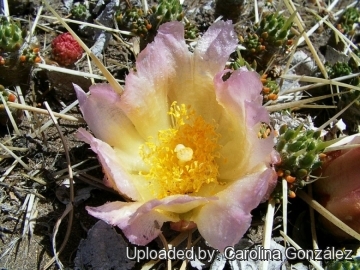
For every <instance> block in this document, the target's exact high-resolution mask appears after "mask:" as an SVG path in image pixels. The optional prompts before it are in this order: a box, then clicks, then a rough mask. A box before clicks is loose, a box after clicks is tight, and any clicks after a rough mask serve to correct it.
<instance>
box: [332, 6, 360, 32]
mask: <svg viewBox="0 0 360 270" xmlns="http://www.w3.org/2000/svg"><path fill="white" fill-rule="evenodd" d="M359 21H360V11H359V10H358V9H357V8H355V7H351V8H348V9H346V10H345V12H344V13H343V14H342V15H341V18H340V20H339V22H338V25H337V29H338V30H339V31H340V32H342V33H343V34H345V35H353V34H354V33H355V31H354V29H353V25H354V24H355V23H359Z"/></svg>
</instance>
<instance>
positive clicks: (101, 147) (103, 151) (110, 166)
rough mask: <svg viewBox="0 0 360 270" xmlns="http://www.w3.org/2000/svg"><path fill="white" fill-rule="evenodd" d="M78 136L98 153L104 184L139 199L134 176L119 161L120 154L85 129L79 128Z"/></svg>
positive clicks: (133, 198)
mask: <svg viewBox="0 0 360 270" xmlns="http://www.w3.org/2000/svg"><path fill="white" fill-rule="evenodd" d="M77 137H78V138H79V139H81V140H83V141H85V142H86V143H88V144H90V146H91V149H92V150H93V151H94V152H95V153H96V154H97V155H98V159H99V161H100V163H101V165H102V168H103V170H104V173H105V175H106V177H105V179H104V184H105V185H106V186H108V187H111V188H113V189H115V190H117V191H119V192H120V193H121V194H123V195H124V196H126V197H128V198H131V199H132V200H139V199H140V198H141V194H139V192H138V190H137V189H136V187H135V185H134V176H132V175H130V174H129V173H127V172H126V171H125V170H124V167H123V163H122V162H121V161H119V157H118V155H117V154H116V153H115V151H114V149H112V148H111V147H110V146H109V145H108V144H107V143H105V142H103V141H101V140H98V139H96V138H94V137H93V136H92V135H91V134H90V133H89V132H87V131H86V130H85V129H83V128H80V129H79V130H78V134H77Z"/></svg>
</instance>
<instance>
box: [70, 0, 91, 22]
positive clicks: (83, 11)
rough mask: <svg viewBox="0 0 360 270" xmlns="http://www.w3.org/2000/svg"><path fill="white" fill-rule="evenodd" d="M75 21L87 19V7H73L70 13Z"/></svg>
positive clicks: (79, 5) (81, 5)
mask: <svg viewBox="0 0 360 270" xmlns="http://www.w3.org/2000/svg"><path fill="white" fill-rule="evenodd" d="M70 13H71V16H72V17H73V18H74V19H75V20H79V21H85V20H86V18H87V17H88V13H87V7H86V5H84V4H78V5H74V6H73V7H72V9H71V11H70Z"/></svg>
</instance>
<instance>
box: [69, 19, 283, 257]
mask: <svg viewBox="0 0 360 270" xmlns="http://www.w3.org/2000/svg"><path fill="white" fill-rule="evenodd" d="M236 45H237V38H236V35H235V32H234V29H233V26H232V24H231V22H223V21H219V22H217V23H214V24H213V25H212V26H211V27H210V28H209V30H208V31H207V32H206V33H205V34H204V36H203V37H202V38H201V39H200V40H199V41H198V44H197V47H196V49H195V50H194V52H193V53H192V52H189V50H188V47H187V45H186V43H185V40H184V27H183V25H182V24H181V23H180V22H170V23H166V24H163V25H161V26H160V28H159V31H158V34H157V36H156V38H155V40H154V42H152V43H150V44H149V45H148V46H147V47H146V48H145V49H144V50H143V51H142V52H141V53H140V54H139V56H138V58H137V61H136V71H135V70H133V71H131V72H130V74H129V75H128V76H127V77H126V81H125V89H124V92H123V94H122V95H121V96H120V95H118V94H117V93H115V91H114V90H113V89H112V88H111V87H110V86H109V85H107V84H99V85H95V86H92V87H91V88H90V93H91V95H90V96H89V97H88V96H87V95H86V94H85V92H84V91H83V90H82V89H81V88H80V87H78V86H76V85H75V90H76V93H77V97H78V100H79V104H80V109H81V111H82V113H83V116H84V119H85V120H86V122H87V123H88V125H89V128H90V130H91V131H92V132H93V134H94V135H95V137H93V136H92V135H91V134H90V133H89V132H87V131H86V130H85V129H80V130H79V131H78V135H77V136H78V138H79V139H82V140H83V141H85V142H86V143H89V144H90V146H91V148H92V150H93V151H94V152H95V153H97V155H98V159H99V161H100V163H101V164H102V167H103V171H104V173H105V179H104V182H105V184H106V185H107V186H109V187H111V188H113V189H115V190H116V191H118V192H119V193H120V194H121V195H122V196H124V197H126V198H127V199H128V202H122V201H117V202H109V203H106V204H105V205H103V206H99V207H87V211H88V212H89V213H90V214H91V215H93V216H94V217H97V218H100V219H102V220H104V221H105V222H107V223H109V224H112V225H114V226H118V227H119V228H120V229H122V231H123V232H124V234H125V236H126V237H127V238H128V239H129V241H130V242H131V243H134V244H137V245H146V244H147V243H149V242H150V241H151V240H153V239H154V238H156V237H157V236H158V235H159V233H160V232H161V227H162V225H163V223H164V222H168V221H171V222H174V223H176V222H179V223H178V225H179V224H187V225H186V226H188V225H189V224H196V225H197V228H198V230H199V231H200V233H201V235H202V236H203V237H204V238H205V240H206V241H207V242H208V243H209V244H210V245H211V246H212V247H214V248H216V249H219V250H220V251H223V250H224V248H225V247H226V246H231V245H234V244H236V243H237V242H238V241H239V239H240V238H241V237H242V236H243V235H244V233H245V232H246V230H247V229H248V227H249V226H250V223H251V214H250V211H251V210H252V209H254V208H255V207H257V206H258V204H259V203H260V202H262V201H264V200H265V199H266V198H267V197H268V195H269V194H270V192H271V190H272V189H273V187H274V185H275V181H276V174H275V172H274V170H273V169H272V168H271V162H272V161H273V160H274V158H276V155H274V152H273V151H274V150H273V146H274V143H273V138H272V136H269V137H267V138H266V139H264V138H259V137H258V132H259V130H260V128H261V125H262V124H263V123H268V122H269V115H268V113H267V111H266V109H265V108H264V107H262V105H261V103H262V96H261V95H260V93H261V90H262V84H261V81H260V77H259V75H258V74H257V73H255V72H251V71H248V70H246V69H239V70H236V71H233V72H232V73H231V75H230V72H231V71H230V70H223V68H224V66H225V64H226V61H227V60H228V57H229V55H230V53H231V52H233V51H234V49H235V47H236ZM225 75H227V76H225ZM229 75H230V76H229ZM173 227H179V226H173ZM180 227H181V226H180ZM190 227H193V226H190ZM180 229H181V228H180Z"/></svg>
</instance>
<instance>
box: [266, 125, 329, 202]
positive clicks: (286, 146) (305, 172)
mask: <svg viewBox="0 0 360 270" xmlns="http://www.w3.org/2000/svg"><path fill="white" fill-rule="evenodd" d="M279 133H280V134H279V138H278V140H277V143H276V147H275V149H276V150H277V151H278V152H279V154H280V156H281V163H280V164H277V165H276V167H275V169H276V171H277V174H278V176H279V179H280V180H281V179H285V180H286V181H287V182H288V184H289V195H290V194H291V196H292V197H294V195H295V193H294V192H295V190H296V188H302V187H304V186H305V185H306V184H308V183H309V176H310V174H311V172H313V171H314V170H316V169H318V168H320V167H321V165H322V160H323V159H324V158H325V157H326V155H325V154H323V153H322V151H323V150H324V148H325V144H324V143H323V142H322V140H321V139H320V131H316V132H315V131H312V130H305V129H304V128H303V125H300V126H298V127H297V128H295V129H292V128H288V127H287V125H283V126H281V128H280V130H279ZM275 192H276V190H275ZM274 194H275V193H273V197H274V198H275V197H277V196H275V195H274ZM277 199H279V198H277Z"/></svg>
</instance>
